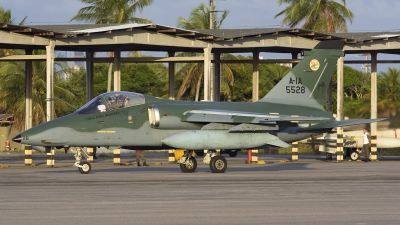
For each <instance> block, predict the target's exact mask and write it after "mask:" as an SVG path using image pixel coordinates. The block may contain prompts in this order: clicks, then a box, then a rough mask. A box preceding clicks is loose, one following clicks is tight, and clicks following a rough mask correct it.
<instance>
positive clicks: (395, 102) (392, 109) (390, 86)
mask: <svg viewBox="0 0 400 225" xmlns="http://www.w3.org/2000/svg"><path fill="white" fill-rule="evenodd" d="M377 106H378V110H379V111H380V112H381V113H382V114H383V115H384V116H395V115H396V114H397V112H398V111H399V108H400V69H395V68H390V67H389V68H388V71H387V72H380V73H379V76H378V105H377Z"/></svg>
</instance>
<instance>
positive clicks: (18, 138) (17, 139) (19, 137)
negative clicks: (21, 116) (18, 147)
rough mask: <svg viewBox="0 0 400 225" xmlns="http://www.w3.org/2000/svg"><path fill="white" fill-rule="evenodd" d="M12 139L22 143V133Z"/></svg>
mask: <svg viewBox="0 0 400 225" xmlns="http://www.w3.org/2000/svg"><path fill="white" fill-rule="evenodd" d="M12 140H13V141H15V142H18V143H21V140H22V138H21V135H20V134H18V135H17V136H15V137H14V138H13V139H12Z"/></svg>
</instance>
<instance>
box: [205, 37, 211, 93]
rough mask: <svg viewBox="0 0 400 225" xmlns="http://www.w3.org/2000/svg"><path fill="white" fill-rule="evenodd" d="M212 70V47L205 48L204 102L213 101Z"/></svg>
mask: <svg viewBox="0 0 400 225" xmlns="http://www.w3.org/2000/svg"><path fill="white" fill-rule="evenodd" d="M210 69H211V45H210V44H208V47H206V48H204V100H211V99H210V95H211V94H210V93H211V85H210V81H211V79H210Z"/></svg>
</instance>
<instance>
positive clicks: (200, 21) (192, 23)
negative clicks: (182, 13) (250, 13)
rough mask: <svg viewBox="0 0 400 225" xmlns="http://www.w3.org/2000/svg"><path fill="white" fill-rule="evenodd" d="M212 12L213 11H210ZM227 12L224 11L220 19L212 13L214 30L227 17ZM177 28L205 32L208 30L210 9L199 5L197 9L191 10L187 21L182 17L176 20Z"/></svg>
mask: <svg viewBox="0 0 400 225" xmlns="http://www.w3.org/2000/svg"><path fill="white" fill-rule="evenodd" d="M212 10H214V9H212ZM228 14H229V10H226V11H224V13H223V14H222V15H221V17H218V15H217V14H216V13H215V12H214V13H213V18H214V24H213V25H214V26H213V27H214V28H215V29H218V28H220V27H221V25H222V22H223V21H224V20H225V18H226V17H227V16H228ZM178 27H180V28H184V29H188V30H193V29H201V30H207V29H210V9H209V8H208V7H207V6H206V5H204V4H203V3H202V4H200V6H198V7H197V8H195V9H193V10H192V12H191V13H190V16H189V19H185V18H183V17H179V18H178Z"/></svg>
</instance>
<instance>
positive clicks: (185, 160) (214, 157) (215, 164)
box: [178, 150, 228, 173]
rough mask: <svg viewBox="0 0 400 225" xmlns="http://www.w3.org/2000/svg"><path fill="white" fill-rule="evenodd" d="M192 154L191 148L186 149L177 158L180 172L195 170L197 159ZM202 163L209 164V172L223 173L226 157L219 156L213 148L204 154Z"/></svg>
mask: <svg viewBox="0 0 400 225" xmlns="http://www.w3.org/2000/svg"><path fill="white" fill-rule="evenodd" d="M192 155H193V150H186V151H185V154H184V155H183V156H182V158H180V159H179V160H178V163H179V164H180V167H181V170H182V172H184V173H192V172H194V171H195V170H196V168H197V161H196V158H194V157H193V156H192ZM203 163H204V164H208V165H210V169H211V172H213V173H223V172H225V170H226V168H227V166H228V163H227V162H226V159H225V158H224V157H222V156H220V155H219V154H218V153H217V152H216V151H215V150H208V151H207V154H206V155H205V156H204V159H203Z"/></svg>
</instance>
